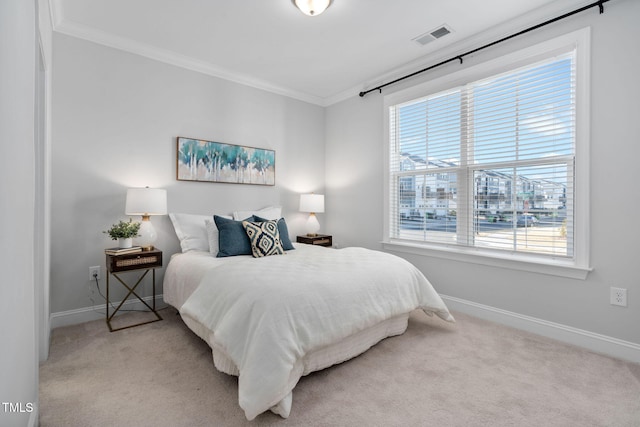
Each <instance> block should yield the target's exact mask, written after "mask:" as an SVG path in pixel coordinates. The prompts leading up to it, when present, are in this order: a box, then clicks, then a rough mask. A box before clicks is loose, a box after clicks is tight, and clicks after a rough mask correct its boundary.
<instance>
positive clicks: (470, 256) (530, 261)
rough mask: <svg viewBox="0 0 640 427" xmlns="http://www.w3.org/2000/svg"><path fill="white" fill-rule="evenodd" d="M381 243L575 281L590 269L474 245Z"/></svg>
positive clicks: (395, 248)
mask: <svg viewBox="0 0 640 427" xmlns="http://www.w3.org/2000/svg"><path fill="white" fill-rule="evenodd" d="M382 246H383V248H384V249H386V250H389V251H395V252H403V253H409V254H414V255H422V256H429V257H435V258H444V259H449V260H455V261H461V262H468V263H473V264H481V265H489V266H492V267H499V268H507V269H510V270H519V271H528V272H531V273H539V274H548V275H551V276H559V277H567V278H570V279H578V280H585V279H586V278H587V275H588V274H589V272H590V271H591V270H592V268H590V267H579V266H576V265H574V264H573V263H570V262H568V261H566V260H562V259H549V258H542V257H536V256H527V255H522V254H514V253H500V254H495V255H494V254H492V253H490V252H486V251H481V250H478V249H474V248H458V247H455V248H453V247H449V246H435V245H424V244H415V243H407V242H398V241H383V242H382Z"/></svg>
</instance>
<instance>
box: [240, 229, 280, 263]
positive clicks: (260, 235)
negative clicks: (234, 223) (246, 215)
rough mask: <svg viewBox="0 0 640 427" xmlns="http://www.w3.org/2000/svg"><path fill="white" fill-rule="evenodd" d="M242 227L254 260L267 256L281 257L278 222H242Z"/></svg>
mask: <svg viewBox="0 0 640 427" xmlns="http://www.w3.org/2000/svg"><path fill="white" fill-rule="evenodd" d="M242 226H243V227H244V230H245V231H246V233H247V236H249V241H250V242H251V253H252V255H253V257H254V258H261V257H265V256H269V255H283V254H284V253H285V252H284V249H283V248H282V242H281V241H280V233H279V232H278V221H277V220H272V221H264V222H250V221H242Z"/></svg>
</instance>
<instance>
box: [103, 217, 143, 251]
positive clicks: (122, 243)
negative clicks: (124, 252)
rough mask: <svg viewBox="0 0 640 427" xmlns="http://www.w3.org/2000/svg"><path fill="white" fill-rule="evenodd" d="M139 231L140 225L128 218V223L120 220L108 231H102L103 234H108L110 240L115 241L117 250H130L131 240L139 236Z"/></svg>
mask: <svg viewBox="0 0 640 427" xmlns="http://www.w3.org/2000/svg"><path fill="white" fill-rule="evenodd" d="M139 231H140V223H139V222H133V220H131V218H129V221H128V222H127V221H122V220H120V222H118V223H117V224H113V225H112V226H111V228H110V229H108V230H107V231H103V233H105V234H108V235H109V236H110V237H111V239H113V240H117V241H118V247H119V248H130V247H132V246H133V238H134V237H138V236H139V234H138V232H139Z"/></svg>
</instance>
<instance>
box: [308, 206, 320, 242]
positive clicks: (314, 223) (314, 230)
mask: <svg viewBox="0 0 640 427" xmlns="http://www.w3.org/2000/svg"><path fill="white" fill-rule="evenodd" d="M318 231H320V223H319V222H318V218H317V217H316V214H315V213H313V212H311V213H310V214H309V218H308V219H307V236H309V237H315V236H317V235H318Z"/></svg>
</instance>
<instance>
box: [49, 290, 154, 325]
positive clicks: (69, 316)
mask: <svg viewBox="0 0 640 427" xmlns="http://www.w3.org/2000/svg"><path fill="white" fill-rule="evenodd" d="M142 299H143V300H144V301H145V302H146V303H147V304H149V305H151V302H152V301H153V297H150V296H149V297H144V298H142ZM111 304H112V306H113V307H117V306H118V304H120V301H114V302H112V303H111ZM164 305H165V304H164V301H163V299H162V294H160V295H156V309H157V308H158V307H163V306H164ZM122 309H123V310H147V308H146V307H145V306H144V304H142V303H141V302H140V301H138V300H128V301H126V302H125V303H124V304H123V305H122ZM109 312H110V313H112V312H113V308H110V309H109ZM123 313H126V312H118V314H116V316H119V315H120V314H123ZM100 319H103V320H105V321H106V312H105V305H104V303H103V304H100V305H94V306H91V307H83V308H78V309H75V310H69V311H59V312H57V313H52V314H51V317H50V324H51V329H55V328H59V327H61V326H69V325H77V324H78V323H85V322H91V321H92V320H100Z"/></svg>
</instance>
